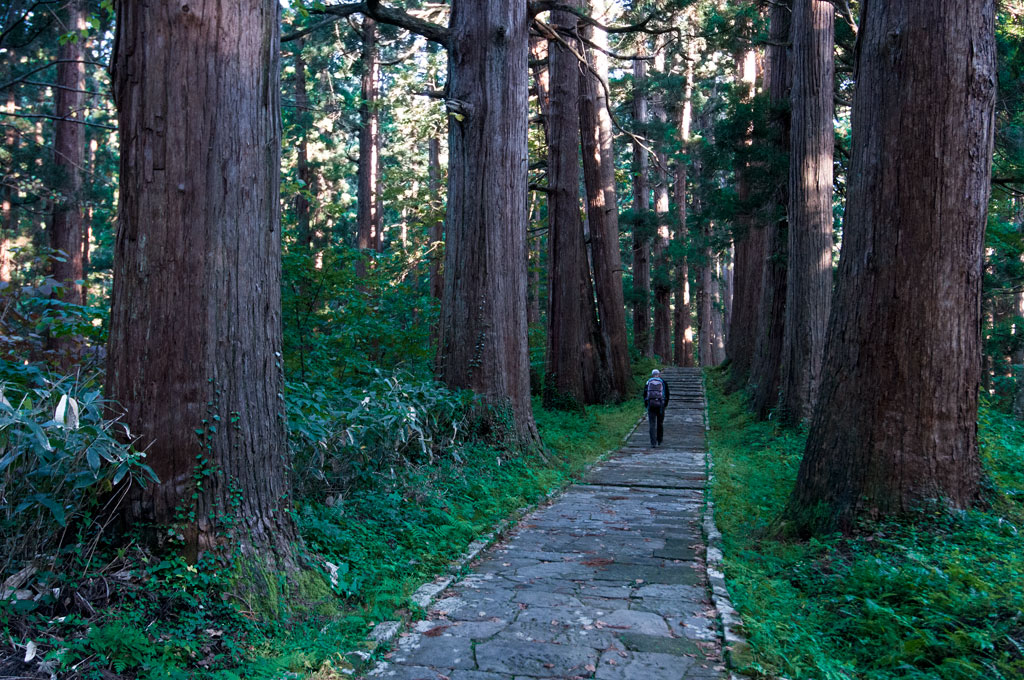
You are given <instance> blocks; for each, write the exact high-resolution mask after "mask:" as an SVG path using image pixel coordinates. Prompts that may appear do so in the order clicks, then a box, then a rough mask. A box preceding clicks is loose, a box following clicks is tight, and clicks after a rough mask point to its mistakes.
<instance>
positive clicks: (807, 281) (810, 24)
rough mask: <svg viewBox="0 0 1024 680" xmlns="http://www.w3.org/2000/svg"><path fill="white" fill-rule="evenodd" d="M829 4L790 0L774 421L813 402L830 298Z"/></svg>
mask: <svg viewBox="0 0 1024 680" xmlns="http://www.w3.org/2000/svg"><path fill="white" fill-rule="evenodd" d="M834 23H835V6H834V5H833V4H832V3H831V2H829V1H828V0H793V18H792V26H791V36H792V40H793V55H792V56H793V63H792V68H793V90H792V128H791V133H790V138H789V140H790V141H789V149H790V155H789V244H788V250H787V256H788V265H789V267H788V270H787V277H788V280H787V284H786V291H787V292H786V321H785V324H786V326H785V335H784V338H785V339H784V343H783V357H782V379H781V383H782V385H781V386H782V395H781V398H780V410H781V417H782V420H783V421H784V422H788V423H791V424H796V423H800V422H804V421H806V420H807V419H808V418H809V417H810V415H811V409H812V407H813V406H814V402H815V401H816V399H817V394H818V385H819V383H820V380H821V362H822V357H823V356H824V351H825V329H826V326H827V324H828V316H829V307H830V305H831V300H832V156H833V147H834V145H835V130H834V124H833V115H834V109H835V105H834V103H833V89H834V88H833V73H834V64H833V50H834V49H835V42H834V37H833V34H834V30H833V29H834Z"/></svg>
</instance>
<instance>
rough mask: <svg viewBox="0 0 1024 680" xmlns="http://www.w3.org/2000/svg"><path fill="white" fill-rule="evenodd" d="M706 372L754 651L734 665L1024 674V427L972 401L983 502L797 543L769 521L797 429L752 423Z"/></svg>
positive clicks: (726, 528) (718, 473)
mask: <svg viewBox="0 0 1024 680" xmlns="http://www.w3.org/2000/svg"><path fill="white" fill-rule="evenodd" d="M726 377H727V373H726V372H725V371H722V370H712V371H709V372H708V380H707V385H708V395H707V397H708V401H709V405H710V428H711V429H710V432H709V433H708V441H709V444H708V445H709V447H710V451H711V455H712V457H713V459H714V470H715V479H714V483H713V484H712V488H711V495H712V498H713V500H714V504H715V518H716V521H717V524H718V526H719V528H720V529H721V531H722V534H723V543H722V545H723V551H724V553H725V575H726V579H727V582H728V585H729V591H730V595H731V597H732V601H733V604H734V605H735V606H736V608H737V609H738V610H739V612H740V613H741V614H742V616H743V629H744V633H745V635H746V638H747V642H748V644H749V652H750V654H749V655H748V657H747V658H746V663H745V664H744V667H743V668H741V670H742V671H744V672H745V673H748V674H750V675H754V676H755V677H787V678H792V679H793V680H812V679H813V680H850V679H851V678H857V679H858V680H860V679H863V680H968V679H971V680H973V679H979V680H980V679H982V678H984V679H985V680H1010V679H1011V678H1022V677H1024V614H1022V612H1024V580H1022V578H1021V575H1022V574H1024V550H1021V546H1022V537H1021V531H1020V527H1024V427H1022V426H1021V423H1020V421H1015V420H1014V419H1013V417H1012V416H1010V415H1008V414H1006V413H1003V412H1001V411H999V410H998V409H996V408H994V407H991V406H989V405H988V404H984V403H983V405H982V408H981V410H980V412H979V414H978V440H979V444H980V449H981V460H982V465H983V467H984V471H985V489H984V499H983V502H982V503H979V504H978V506H977V507H975V508H972V509H970V510H967V511H956V512H949V511H948V510H946V509H944V508H941V507H924V508H921V509H920V510H919V511H918V512H916V513H913V514H909V515H907V516H904V517H899V518H892V519H889V520H886V521H884V522H868V521H865V522H863V523H862V524H861V525H859V526H858V527H857V530H856V531H855V532H853V533H851V534H850V535H846V536H844V535H840V534H835V535H830V536H818V537H816V538H813V539H810V540H807V541H798V540H786V539H783V538H779V537H777V536H776V535H775V534H774V532H773V530H772V527H773V526H774V523H775V521H776V520H777V518H778V517H779V516H780V514H781V513H782V510H783V508H784V507H785V504H786V501H787V499H788V497H789V494H790V491H791V490H792V488H793V484H794V482H795V479H796V475H797V470H798V469H799V466H800V459H801V456H802V455H803V451H804V446H805V443H806V437H807V434H806V432H805V431H801V430H795V429H785V428H780V427H778V425H777V424H776V423H775V422H774V421H767V422H757V421H755V420H754V419H753V417H752V416H751V415H750V414H749V412H748V411H747V410H746V407H745V400H744V396H743V394H742V393H739V392H737V393H734V394H731V395H728V396H726V395H725V394H724V393H723V387H724V384H725V381H726Z"/></svg>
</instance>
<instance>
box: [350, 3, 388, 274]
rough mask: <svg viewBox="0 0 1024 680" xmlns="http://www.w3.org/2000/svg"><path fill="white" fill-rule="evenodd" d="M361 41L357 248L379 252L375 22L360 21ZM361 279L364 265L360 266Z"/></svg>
mask: <svg viewBox="0 0 1024 680" xmlns="http://www.w3.org/2000/svg"><path fill="white" fill-rule="evenodd" d="M361 34H362V35H361V38H362V41H363V48H362V57H361V62H362V75H361V76H360V79H359V171H358V172H359V178H358V184H357V186H356V228H357V234H356V246H357V247H358V248H359V249H360V250H372V251H375V252H379V251H380V249H381V247H382V245H383V241H382V239H381V233H380V230H381V219H380V204H379V202H378V197H379V195H380V193H379V187H378V184H379V181H380V177H379V170H380V160H379V155H380V116H379V115H378V112H377V94H378V92H377V80H378V79H379V76H380V64H379V59H378V54H377V22H375V21H374V20H373V19H371V18H369V17H365V18H364V19H363V24H362V31H361ZM360 267H361V269H360V270H359V274H360V276H362V275H365V273H366V270H365V264H364V263H360Z"/></svg>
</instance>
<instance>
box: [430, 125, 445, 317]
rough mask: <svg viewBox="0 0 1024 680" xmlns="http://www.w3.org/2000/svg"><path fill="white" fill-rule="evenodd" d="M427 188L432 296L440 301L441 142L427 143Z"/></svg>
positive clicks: (442, 238) (442, 276)
mask: <svg viewBox="0 0 1024 680" xmlns="http://www.w3.org/2000/svg"><path fill="white" fill-rule="evenodd" d="M427 154H428V156H429V158H428V162H427V187H428V191H429V193H430V233H429V238H430V247H431V248H432V249H433V250H432V252H431V255H430V296H431V297H433V298H435V299H437V300H440V299H441V293H442V291H443V290H444V275H443V274H442V272H441V263H442V262H443V260H444V220H442V219H441V140H440V139H438V138H437V137H431V138H430V140H429V141H428V142H427Z"/></svg>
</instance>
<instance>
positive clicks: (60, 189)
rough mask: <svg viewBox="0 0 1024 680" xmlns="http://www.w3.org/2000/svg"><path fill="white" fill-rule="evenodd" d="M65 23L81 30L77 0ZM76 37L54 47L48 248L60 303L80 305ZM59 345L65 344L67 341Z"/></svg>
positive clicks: (81, 75) (80, 70) (81, 68)
mask: <svg viewBox="0 0 1024 680" xmlns="http://www.w3.org/2000/svg"><path fill="white" fill-rule="evenodd" d="M66 12H67V14H66V17H67V26H68V27H69V28H71V29H72V30H75V31H78V30H81V29H82V28H84V25H85V16H84V13H83V7H82V3H81V2H80V0H72V2H69V3H68V4H67V10H66ZM82 48H83V43H82V39H81V37H78V39H75V40H69V41H67V42H65V43H64V44H63V45H61V46H60V48H59V49H58V51H57V59H58V64H57V87H56V92H55V99H56V107H55V111H54V114H55V115H56V117H57V120H56V121H54V124H53V132H54V141H53V162H54V166H55V168H56V172H57V186H56V189H57V196H56V198H55V199H54V202H53V220H52V222H51V224H50V247H51V248H53V250H54V253H55V258H54V260H53V278H54V279H55V280H56V281H58V282H59V283H60V284H61V286H62V288H63V290H62V291H61V293H60V298H61V299H63V300H64V301H65V302H72V303H75V304H82V303H83V302H84V300H83V299H82V284H81V283H79V282H80V281H81V280H82V279H84V278H85V269H84V268H83V265H82V165H83V163H84V161H85V126H84V125H82V123H81V122H78V121H80V120H84V118H85V116H84V115H83V111H82V108H83V97H82V91H83V90H84V89H85V64H84V63H83V62H82V58H83V49H82ZM60 344H61V345H63V346H65V348H67V346H68V345H67V343H66V342H62V343H60Z"/></svg>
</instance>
